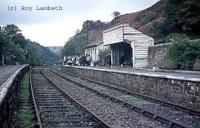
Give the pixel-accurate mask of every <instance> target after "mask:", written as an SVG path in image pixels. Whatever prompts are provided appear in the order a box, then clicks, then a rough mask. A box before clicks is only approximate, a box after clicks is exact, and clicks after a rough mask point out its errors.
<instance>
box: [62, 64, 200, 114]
mask: <svg viewBox="0 0 200 128" xmlns="http://www.w3.org/2000/svg"><path fill="white" fill-rule="evenodd" d="M62 70H63V71H66V72H69V73H73V74H76V75H79V76H81V77H86V78H89V79H92V80H96V81H98V82H102V83H103V82H105V83H108V84H113V85H115V86H119V87H121V88H124V89H127V90H129V91H132V92H136V93H139V94H142V95H145V96H148V97H151V98H155V99H158V100H162V101H166V102H169V103H174V104H177V105H179V106H183V107H186V108H189V109H193V110H196V111H200V82H195V81H185V80H177V79H171V78H159V77H151V76H145V75H136V74H133V73H132V74H128V73H120V72H119V71H106V70H102V69H89V68H88V69H87V68H82V67H79V68H78V67H70V66H63V67H62Z"/></svg>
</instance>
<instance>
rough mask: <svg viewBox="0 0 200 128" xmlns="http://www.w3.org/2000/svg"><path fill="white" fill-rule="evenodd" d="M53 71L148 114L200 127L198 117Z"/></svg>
mask: <svg viewBox="0 0 200 128" xmlns="http://www.w3.org/2000/svg"><path fill="white" fill-rule="evenodd" d="M54 71H55V72H56V73H59V74H60V75H62V76H64V77H66V78H69V79H71V80H74V81H76V82H80V83H83V84H84V85H86V86H87V87H90V88H93V89H95V90H97V91H99V92H102V93H104V94H106V95H109V96H111V97H114V98H117V99H120V100H123V101H125V102H127V103H130V104H133V105H135V106H138V107H140V108H143V109H145V110H148V111H150V112H153V113H156V114H158V115H161V116H162V117H165V118H168V119H170V120H174V121H176V122H179V123H180V124H185V125H187V126H188V127H189V128H198V127H200V117H198V116H194V115H191V114H188V113H185V112H182V111H178V110H176V109H174V108H171V107H166V106H164V105H162V104H159V103H155V102H153V101H150V100H146V99H143V98H140V97H136V96H132V95H128V94H125V93H122V92H120V91H118V90H114V89H110V88H108V87H105V86H103V85H99V84H96V83H94V82H90V81H88V80H84V79H80V78H78V77H75V76H72V75H69V74H66V73H62V72H58V71H56V70H54Z"/></svg>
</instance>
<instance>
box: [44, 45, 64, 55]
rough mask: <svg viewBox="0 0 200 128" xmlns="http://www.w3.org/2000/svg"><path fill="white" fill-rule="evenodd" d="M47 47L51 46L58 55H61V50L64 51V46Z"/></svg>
mask: <svg viewBox="0 0 200 128" xmlns="http://www.w3.org/2000/svg"><path fill="white" fill-rule="evenodd" d="M47 48H49V49H50V50H51V51H52V52H53V53H55V54H56V55H61V52H62V49H63V47H62V46H49V47H47Z"/></svg>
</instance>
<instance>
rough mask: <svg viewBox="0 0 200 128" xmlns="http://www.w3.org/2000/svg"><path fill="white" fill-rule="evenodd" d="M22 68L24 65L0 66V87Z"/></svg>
mask: <svg viewBox="0 0 200 128" xmlns="http://www.w3.org/2000/svg"><path fill="white" fill-rule="evenodd" d="M21 67H22V65H9V66H0V86H1V85H2V84H3V83H4V82H5V81H6V80H8V78H9V77H10V76H11V75H12V74H13V73H15V72H16V71H17V70H18V69H20V68H21Z"/></svg>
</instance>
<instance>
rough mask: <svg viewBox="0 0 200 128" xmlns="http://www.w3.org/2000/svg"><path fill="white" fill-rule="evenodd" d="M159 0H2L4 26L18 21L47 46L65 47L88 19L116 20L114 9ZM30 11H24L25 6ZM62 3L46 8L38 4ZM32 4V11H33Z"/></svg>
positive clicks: (128, 8) (131, 9)
mask: <svg viewBox="0 0 200 128" xmlns="http://www.w3.org/2000/svg"><path fill="white" fill-rule="evenodd" d="M157 1H158V0H5V1H4V0H1V1H0V17H1V18H0V25H6V24H16V25H17V26H18V27H19V28H20V29H21V30H22V32H23V34H24V36H25V37H26V38H27V39H31V40H32V41H36V42H38V43H40V44H41V45H44V46H63V45H64V44H65V42H66V41H67V40H68V38H69V37H71V36H73V35H74V34H75V31H76V30H77V29H81V26H82V24H83V22H84V21H85V20H101V21H104V22H107V21H110V20H112V18H113V17H112V12H114V11H119V12H120V13H121V14H125V13H132V12H136V11H139V10H142V9H145V8H147V7H149V6H151V5H153V4H154V3H156V2H157ZM22 6H23V7H27V9H28V10H23V9H24V8H23V7H22ZM37 6H38V8H39V7H46V6H50V7H52V6H60V7H61V8H62V10H57V11H56V10H54V11H44V10H43V11H42V10H36V7H37ZM28 7H32V9H31V10H29V9H30V8H28Z"/></svg>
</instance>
